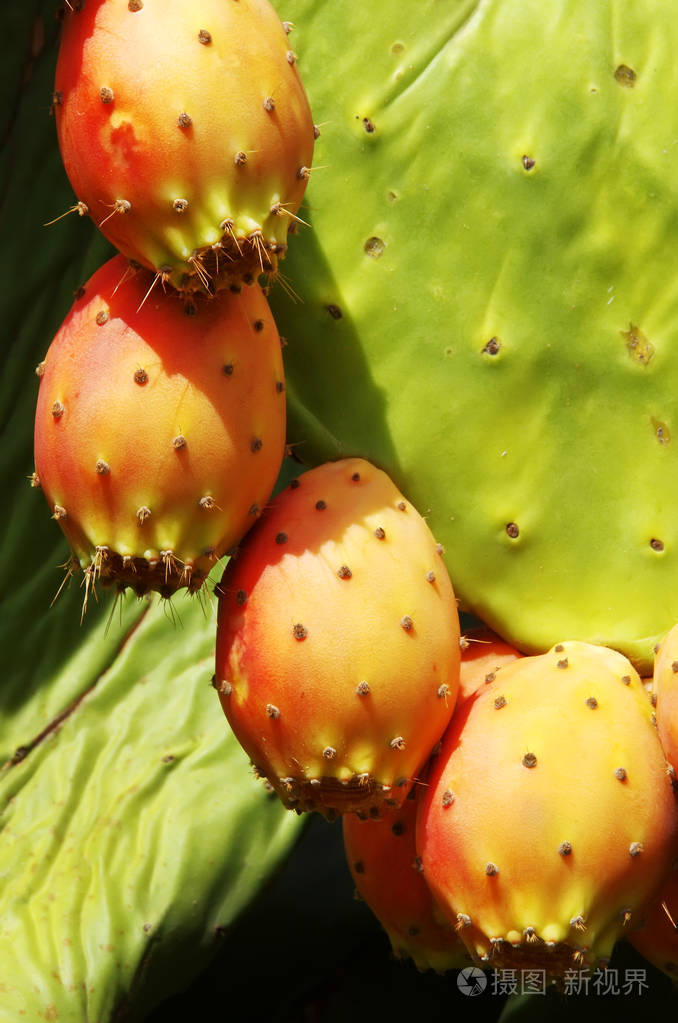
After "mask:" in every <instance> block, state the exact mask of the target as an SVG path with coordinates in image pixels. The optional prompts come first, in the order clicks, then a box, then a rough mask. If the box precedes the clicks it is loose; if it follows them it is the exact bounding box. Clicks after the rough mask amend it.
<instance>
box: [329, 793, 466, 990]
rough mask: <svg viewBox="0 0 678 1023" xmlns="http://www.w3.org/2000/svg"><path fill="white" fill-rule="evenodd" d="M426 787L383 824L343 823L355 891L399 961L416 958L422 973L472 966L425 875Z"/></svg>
mask: <svg viewBox="0 0 678 1023" xmlns="http://www.w3.org/2000/svg"><path fill="white" fill-rule="evenodd" d="M421 791H422V789H421V787H420V786H418V785H417V786H415V787H414V788H413V789H412V790H411V791H410V794H409V796H408V797H407V799H406V800H405V801H404V802H403V804H402V806H400V807H399V808H398V809H397V810H396V809H392V808H387V809H385V810H384V816H383V819H382V820H367V821H365V820H360V818H359V817H358V816H357V815H356V814H344V816H343V818H342V827H343V836H344V850H345V853H346V861H347V863H348V867H349V870H350V872H351V877H352V878H353V881H354V883H355V886H356V890H357V892H358V894H359V895H360V896H361V898H362V899H364V901H365V902H366V903H367V905H368V906H369V908H370V909H371V910H372V912H373V913H374V915H375V916H376V917H377V919H378V920H379V923H380V924H381V925H382V927H383V928H384V930H385V931H386V933H387V935H388V938H389V941H390V943H391V948H392V950H393V953H394V955H395V956H397V957H398V958H401V959H407V958H411V959H412V960H414V963H415V964H416V966H417V968H418V969H419V970H429V969H431V970H436V971H437V972H439V973H443V972H444V971H446V970H452V969H461V968H462V967H464V966H467V965H468V964H469V962H470V961H471V957H470V956H469V954H468V952H467V950H466V947H465V946H464V944H463V943H462V941H461V940H460V938H459V937H458V936H457V934H456V933H455V930H454V927H453V926H452V924H450V923H449V921H447V920H445V918H444V917H443V916H442V914H441V913H440V911H439V910H437V908H436V906H435V903H434V901H433V896H432V895H431V891H430V889H429V887H428V885H427V884H426V881H425V880H424V875H423V874H422V872H421V863H420V862H419V860H418V858H417V851H416V848H415V842H414V836H415V827H416V816H417V804H418V799H419V796H420V794H421Z"/></svg>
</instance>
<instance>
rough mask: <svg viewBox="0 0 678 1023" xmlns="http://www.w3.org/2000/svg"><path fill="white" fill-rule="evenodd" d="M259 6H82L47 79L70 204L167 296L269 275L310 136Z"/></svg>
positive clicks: (291, 68) (278, 39) (265, 11)
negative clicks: (151, 274)
mask: <svg viewBox="0 0 678 1023" xmlns="http://www.w3.org/2000/svg"><path fill="white" fill-rule="evenodd" d="M290 27H291V26H290V25H289V24H286V25H283V23H282V22H281V21H280V19H279V18H278V15H277V14H276V12H275V10H274V9H273V7H271V5H270V4H269V3H268V0H238V2H237V3H236V2H233V0H228V2H224V0H194V2H192V3H185V2H184V0H145V2H144V3H140V2H130V3H125V2H123V0H120V2H112V0H87V3H86V4H84V5H73V9H72V10H71V11H67V12H66V15H65V20H64V25H63V35H62V40H61V46H60V51H59V59H58V63H57V69H56V78H55V91H54V97H55V105H54V112H55V117H56V125H57V132H58V139H59V146H60V149H61V155H62V158H63V162H64V166H65V168H66V172H67V174H68V177H69V179H70V181H71V184H72V186H73V190H74V192H75V195H76V198H77V205H76V206H75V207H74V209H77V210H79V211H80V212H81V213H89V215H90V216H91V217H92V219H93V220H94V221H95V223H96V224H97V225H98V226H99V228H100V229H101V230H102V231H103V232H104V234H105V235H106V237H107V238H109V239H110V241H111V242H112V243H113V244H114V245H115V246H116V247H117V248H118V249H119V250H120V251H121V252H123V253H124V254H125V255H126V256H128V257H129V258H130V259H134V260H136V261H138V262H139V263H141V264H142V265H144V266H146V267H149V268H151V269H153V270H155V271H156V272H157V273H158V274H160V275H162V277H163V279H165V280H169V281H170V283H171V284H173V285H174V286H176V287H179V288H198V289H199V288H202V287H206V288H208V289H211V288H213V287H215V286H216V284H217V283H220V281H221V279H225V280H231V279H233V277H242V276H243V274H244V275H247V274H253V275H257V274H258V273H260V272H264V271H266V272H270V271H274V270H275V268H276V265H277V258H278V256H279V255H280V254H282V253H284V251H285V247H286V238H287V232H288V228H289V226H290V224H291V223H293V222H294V221H295V220H296V219H297V216H296V214H297V210H298V209H299V205H300V203H301V200H302V197H303V194H304V191H305V188H306V183H307V179H308V176H309V169H310V165H311V160H312V156H313V146H314V137H315V129H314V126H313V121H312V118H311V113H310V109H309V105H308V101H307V98H306V94H305V92H304V88H303V85H302V83H301V79H300V77H299V72H298V70H297V66H296V55H295V54H294V51H293V50H292V49H291V48H290V41H289V39H288V34H287V32H288V29H289V28H290Z"/></svg>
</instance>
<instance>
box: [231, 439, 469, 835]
mask: <svg viewBox="0 0 678 1023" xmlns="http://www.w3.org/2000/svg"><path fill="white" fill-rule="evenodd" d="M441 555H442V551H441V549H440V547H439V546H438V545H437V544H436V542H435V540H434V538H433V536H432V534H431V532H430V530H429V528H428V526H427V524H426V522H425V520H424V519H423V518H422V517H421V515H420V514H419V513H418V512H417V510H416V509H415V508H414V507H413V506H412V504H411V503H410V502H409V501H407V500H406V499H405V498H404V497H403V496H402V494H401V493H400V491H399V490H398V488H397V487H396V486H395V484H394V483H393V482H392V480H390V479H389V477H388V476H387V475H386V474H385V473H384V472H382V471H381V470H380V469H378V468H376V467H375V466H374V465H371V464H370V463H369V462H366V461H365V460H364V459H360V458H349V459H342V460H339V461H337V462H328V463H325V464H324V465H321V466H318V467H317V468H315V469H312V470H310V471H308V472H306V473H304V474H303V475H302V476H300V477H299V478H298V479H296V480H293V481H292V483H291V484H290V485H289V486H288V487H287V488H286V489H285V490H283V491H282V492H281V493H279V494H278V495H277V496H276V497H275V498H274V499H273V501H272V502H271V504H270V505H269V507H268V508H267V509H266V510H265V512H264V513H263V515H262V517H261V519H260V521H259V522H258V523H257V525H256V527H255V529H254V530H253V531H252V532H251V533H250V535H249V536H248V537H246V538H245V540H244V542H243V544H242V545H241V548H240V551H239V552H238V554H237V556H236V557H234V558H233V559H232V560H231V561H230V562H229V564H228V566H227V568H226V571H225V572H224V576H223V579H222V580H221V582H220V584H219V585H218V586H217V590H216V592H217V593H218V594H219V613H218V622H217V649H216V674H215V686H216V688H217V690H218V693H219V698H220V700H221V703H222V706H223V708H224V711H225V713H226V716H227V718H228V721H229V723H230V725H231V727H232V729H233V732H234V733H235V735H236V737H237V738H238V740H239V741H240V743H241V744H242V746H243V747H244V749H245V750H246V752H247V753H248V755H249V757H250V759H251V760H252V762H253V764H254V765H255V767H256V768H257V770H258V772H259V773H260V774H262V775H265V776H266V778H267V779H268V780H269V782H270V783H271V785H272V786H273V788H274V789H275V791H276V792H277V793H278V795H279V796H280V798H281V799H282V801H283V802H284V803H285V805H286V806H287V807H289V808H290V809H295V810H298V811H299V812H301V811H303V810H314V809H315V810H319V811H320V812H322V813H324V814H326V815H327V816H329V817H334V816H336V814H337V813H342V812H352V811H355V812H356V813H361V814H364V815H367V814H371V815H373V816H374V815H378V814H379V812H380V808H381V807H382V806H384V805H387V806H388V805H391V806H398V805H400V804H401V803H402V801H403V800H404V799H405V797H406V795H407V793H408V791H409V790H410V788H411V786H412V785H413V783H414V782H415V779H416V778H417V776H418V772H419V770H420V769H421V768H422V767H423V765H424V764H425V762H426V760H427V759H428V756H429V753H430V751H431V749H432V747H433V746H434V745H435V744H436V743H437V742H438V740H439V739H440V737H441V735H442V733H443V731H444V729H445V727H446V725H447V723H448V721H449V719H450V717H451V715H452V711H453V709H454V706H455V701H456V698H457V691H458V687H459V659H460V651H459V618H458V614H457V606H456V600H455V596H454V591H453V588H452V583H451V582H450V578H449V576H448V574H447V571H446V569H445V566H444V563H443V560H442V556H441Z"/></svg>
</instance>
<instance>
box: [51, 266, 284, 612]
mask: <svg viewBox="0 0 678 1023" xmlns="http://www.w3.org/2000/svg"><path fill="white" fill-rule="evenodd" d="M149 282H152V276H151V275H150V274H148V273H147V272H146V271H138V272H136V273H134V274H132V275H131V276H130V275H129V270H128V268H127V263H126V261H125V260H124V258H123V257H122V256H115V257H114V258H113V259H111V260H109V261H108V262H107V263H106V264H104V266H102V267H101V268H100V269H99V270H98V271H97V272H96V273H95V274H94V275H93V277H92V278H91V279H90V280H89V281H88V283H87V284H86V285H85V286H84V288H81V289H80V292H79V293H78V295H77V297H76V300H75V303H74V305H73V307H72V309H71V311H70V312H69V314H68V316H67V317H66V319H65V320H64V322H63V324H62V326H61V328H60V329H59V331H58V333H57V335H56V337H55V338H54V340H53V342H52V344H51V346H50V348H49V351H48V352H47V355H46V357H45V360H44V362H42V363H41V364H40V366H39V367H38V374H39V376H40V391H39V395H38V402H37V409H36V418H35V469H36V473H35V476H34V483H36V484H39V485H40V486H41V487H42V490H43V491H44V494H45V497H46V498H47V501H48V502H49V506H50V508H51V509H52V512H53V517H54V518H55V519H56V520H57V521H58V523H59V525H60V526H61V528H62V530H63V532H64V533H65V535H66V537H67V539H68V541H69V543H70V545H71V547H72V549H73V552H74V555H75V562H76V564H77V565H79V567H80V568H81V569H82V570H83V571H84V572H85V576H86V583H87V584H88V586H87V588H89V584H90V583H94V582H96V580H97V579H98V578H100V579H101V581H102V582H103V583H110V582H115V583H117V584H118V585H119V586H121V587H125V586H130V587H132V589H134V590H135V591H136V593H137V594H139V595H141V594H143V593H146V592H147V591H149V590H158V591H159V592H160V593H161V594H162V595H163V596H166V597H167V596H170V595H171V594H172V593H173V592H174V591H175V590H176V589H178V588H179V587H188V589H189V590H190V591H194V590H197V589H199V587H200V585H201V584H202V582H203V580H204V578H205V576H206V575H207V573H208V571H209V569H210V568H211V566H212V565H213V563H214V561H215V560H216V559H217V558H219V557H221V556H222V555H223V554H224V553H225V551H226V550H228V549H229V548H230V547H231V546H232V545H233V544H235V543H236V542H237V541H238V540H239V539H240V538H241V536H242V535H243V533H245V532H246V530H247V529H248V528H249V526H250V525H251V524H252V523H253V522H254V520H255V518H256V516H257V515H258V513H259V510H260V509H261V508H262V507H263V506H264V504H265V503H266V501H267V500H268V497H269V495H270V493H271V490H272V489H273V486H274V484H275V480H276V477H277V474H278V472H279V470H280V465H281V463H282V458H283V454H284V446H285V394H284V378H283V365H282V355H281V346H280V338H279V336H278V333H277V330H276V327H275V324H274V322H273V317H272V316H271V313H270V310H269V307H268V303H267V301H266V298H265V297H264V294H263V292H262V290H261V288H260V287H259V286H258V285H252V286H250V287H245V288H243V289H242V290H241V291H240V292H239V293H234V292H231V291H230V290H229V291H223V292H220V293H219V294H218V295H216V296H214V297H213V298H210V299H208V298H205V297H202V296H198V297H197V299H196V300H191V301H190V302H186V301H185V300H183V299H182V298H181V297H180V296H179V295H178V294H177V293H176V292H173V291H171V290H170V291H168V292H166V293H165V292H163V290H162V288H156V289H155V290H154V291H153V292H152V293H151V294H150V295H148V288H149Z"/></svg>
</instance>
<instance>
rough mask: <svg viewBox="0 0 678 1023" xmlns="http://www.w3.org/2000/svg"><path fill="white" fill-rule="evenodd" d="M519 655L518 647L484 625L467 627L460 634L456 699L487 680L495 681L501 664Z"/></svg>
mask: <svg viewBox="0 0 678 1023" xmlns="http://www.w3.org/2000/svg"><path fill="white" fill-rule="evenodd" d="M521 656H522V654H521V653H520V651H519V650H516V648H515V647H513V646H511V644H510V643H507V642H506V641H505V640H503V639H502V638H501V636H498V635H497V634H496V632H492V630H491V629H488V628H486V627H485V626H484V625H483V626H479V627H478V628H475V629H469V631H468V632H465V633H464V635H463V636H462V637H461V668H460V673H459V697H458V702H461V700H465V699H466V698H467V697H469V696H473V694H474V693H475V692H477V691H478V690H479V689H482V688H483V687H484V686H485V685H486V684H487V683H489V682H494V679H495V676H496V673H497V672H498V671H499V669H500V668H501V666H502V665H503V664H509V663H510V662H511V661H515V659H516V658H517V657H521Z"/></svg>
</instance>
